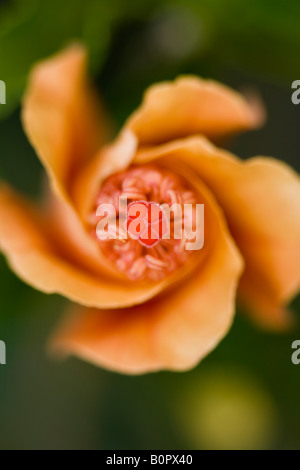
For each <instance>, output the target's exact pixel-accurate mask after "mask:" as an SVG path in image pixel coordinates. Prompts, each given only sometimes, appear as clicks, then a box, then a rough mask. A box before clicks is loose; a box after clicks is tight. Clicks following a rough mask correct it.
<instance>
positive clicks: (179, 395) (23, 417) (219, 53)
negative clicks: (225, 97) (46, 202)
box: [0, 0, 300, 449]
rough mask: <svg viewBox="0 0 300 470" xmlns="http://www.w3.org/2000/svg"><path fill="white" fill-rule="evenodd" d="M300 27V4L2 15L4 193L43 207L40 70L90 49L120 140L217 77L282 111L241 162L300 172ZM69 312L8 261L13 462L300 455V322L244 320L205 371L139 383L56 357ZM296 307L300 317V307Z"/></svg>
mask: <svg viewBox="0 0 300 470" xmlns="http://www.w3.org/2000/svg"><path fill="white" fill-rule="evenodd" d="M299 17H300V3H299V2H298V1H297V0H294V1H292V0H286V1H285V2H282V1H276V0H273V1H271V0H253V1H251V2H249V1H248V2H246V1H242V0H227V1H225V0H184V1H183V0H175V1H165V0H164V1H156V0H129V1H127V2H124V1H123V0H110V1H96V0H90V1H88V0H85V1H83V0H72V1H71V0H63V1H62V0H60V1H58V0H52V1H39V0H26V1H25V0H23V1H22V0H6V1H2V2H0V79H1V80H4V81H5V82H6V85H7V104H6V105H1V106H0V116H1V118H2V120H1V122H0V154H1V157H0V176H1V179H4V180H7V181H9V182H11V183H12V184H13V185H14V186H15V187H17V188H18V189H19V190H21V191H23V192H25V193H27V194H30V195H31V196H33V197H35V196H37V195H38V194H39V190H40V186H41V180H42V177H43V175H44V172H43V170H42V168H41V165H40V164H39V162H38V160H37V158H36V156H35V154H34V152H33V150H32V149H31V147H30V145H29V143H28V142H27V139H26V137H25V136H24V133H23V131H22V128H21V125H20V118H19V104H20V99H21V96H22V92H23V90H24V87H25V84H26V79H27V76H28V71H29V70H30V68H31V67H32V65H33V64H34V63H35V62H36V61H37V60H39V59H42V58H44V57H47V56H48V55H49V54H52V53H54V52H55V51H57V50H59V49H60V48H62V47H63V46H64V45H66V44H68V43H69V42H70V41H72V40H78V39H79V40H81V41H83V42H84V43H85V44H86V45H87V47H88V49H89V52H90V73H91V78H92V79H93V80H94V83H95V85H96V86H97V87H98V89H99V93H101V94H102V96H103V99H104V101H105V102H106V106H107V109H109V110H110V112H111V115H112V117H113V118H114V119H115V121H116V125H117V127H120V126H121V125H122V123H123V121H124V119H125V118H126V117H127V116H128V114H129V113H130V112H131V111H132V110H133V109H134V108H135V107H136V106H137V105H138V103H139V102H140V100H141V97H142V93H143V91H144V89H145V88H146V87H147V86H148V85H150V84H152V83H153V82H155V81H160V80H165V79H172V78H174V77H176V76H177V75H178V74H189V73H193V74H197V75H201V76H204V77H208V76H209V77H212V78H214V79H218V80H221V81H223V82H225V83H227V84H229V85H231V86H233V87H234V88H237V89H243V88H246V87H251V88H254V89H255V90H256V91H258V92H259V93H260V94H261V96H262V98H263V100H264V102H265V105H266V108H267V111H268V121H267V124H266V126H265V127H264V128H263V129H261V130H259V131H256V132H252V133H249V134H247V135H244V136H241V137H239V138H237V139H236V140H234V141H232V142H231V143H230V148H231V149H232V150H233V151H234V152H236V153H238V154H239V155H240V156H241V157H243V158H245V157H249V156H251V155H255V154H262V155H273V156H275V157H277V158H279V159H282V160H285V161H287V162H288V163H290V164H291V165H292V166H294V167H295V168H297V169H298V170H300V152H299V124H300V106H299V107H297V106H295V105H293V104H292V102H291V83H292V81H294V80H296V79H299V78H300V62H299V57H300V31H299ZM0 223H1V221H0ZM66 305H67V301H65V300H63V299H61V298H59V297H58V296H46V295H43V294H41V293H38V292H36V291H34V290H33V289H31V288H30V287H28V286H26V285H24V284H23V283H22V282H21V281H19V280H18V279H17V278H16V277H15V276H14V275H13V274H12V273H11V272H10V270H9V268H8V267H7V264H6V262H5V260H4V258H1V259H0V339H2V340H4V341H5V342H6V344H7V365H6V366H0V448H2V449H17V448H22V449H41V448H44V449H45V448H57V449H63V448H70V449H76V448H105V449H117V448H118V449H128V448H133V449H135V448H136V449H140V448H141V449H147V448H153V449H166V448H168V449H179V448H180V449H189V448H200V449H201V448H222V447H223V448H300V431H299V425H298V423H299V422H300V407H299V406H298V396H299V393H300V365H299V366H298V367H297V366H295V365H293V364H292V362H291V352H292V351H291V343H292V341H293V340H294V339H299V337H300V327H299V322H298V326H297V327H296V328H295V330H293V331H291V332H289V333H286V334H271V333H267V332H264V331H261V330H260V329H257V328H256V327H255V326H254V325H252V323H250V321H248V319H247V318H246V317H244V315H243V313H242V312H240V314H239V315H237V317H236V320H235V322H234V325H233V327H232V329H231V332H230V333H229V335H228V336H227V337H226V338H225V339H224V340H223V342H222V343H221V344H220V345H219V346H218V348H217V349H216V350H215V351H214V352H213V353H212V354H210V355H209V356H208V357H207V358H206V359H205V360H204V361H203V362H202V363H201V364H200V365H199V366H198V367H197V368H196V369H195V370H193V371H191V372H188V373H180V374H175V373H167V372H162V373H158V374H150V375H146V376H141V377H126V376H122V375H118V374H114V373H111V372H107V371H103V370H101V369H97V368H95V367H94V366H91V365H89V364H85V363H83V362H81V361H79V360H77V359H71V360H69V361H67V362H63V363H57V362H55V361H54V360H53V358H51V357H48V356H47V354H46V352H45V351H46V343H47V338H48V337H49V334H50V332H51V331H52V329H53V328H54V326H55V324H56V322H57V320H58V319H59V318H60V317H61V315H62V313H63V310H64V308H65V307H66ZM293 307H294V309H295V312H297V311H298V312H300V301H299V299H298V300H297V299H296V300H295V301H294V303H293ZM296 315H297V313H296ZM298 316H299V313H298Z"/></svg>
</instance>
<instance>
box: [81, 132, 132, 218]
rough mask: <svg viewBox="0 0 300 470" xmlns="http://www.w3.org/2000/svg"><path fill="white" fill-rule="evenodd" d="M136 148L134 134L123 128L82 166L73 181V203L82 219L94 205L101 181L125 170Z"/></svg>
mask: <svg viewBox="0 0 300 470" xmlns="http://www.w3.org/2000/svg"><path fill="white" fill-rule="evenodd" d="M136 149H137V139H136V136H135V135H134V134H133V133H132V132H131V131H129V130H126V129H125V130H123V131H122V132H121V133H120V134H119V136H118V137H117V138H116V139H115V141H114V142H112V143H111V144H108V145H106V146H104V147H103V148H102V149H101V150H100V151H99V153H98V154H97V155H96V156H95V158H93V160H92V161H91V162H90V163H89V164H87V165H86V166H85V168H83V170H82V172H81V173H80V175H78V178H77V179H76V180H75V181H74V183H73V195H74V200H75V205H76V208H77V210H78V211H79V214H80V215H81V217H82V219H83V220H86V219H87V217H88V215H89V211H90V210H91V208H92V207H93V206H94V203H95V200H96V196H97V194H98V192H99V188H100V187H101V185H102V183H103V181H104V180H105V179H106V178H108V177H109V176H110V175H112V174H114V173H118V172H119V171H122V170H125V169H126V168H127V167H128V166H129V165H130V164H131V162H132V161H133V159H134V156H135V153H136Z"/></svg>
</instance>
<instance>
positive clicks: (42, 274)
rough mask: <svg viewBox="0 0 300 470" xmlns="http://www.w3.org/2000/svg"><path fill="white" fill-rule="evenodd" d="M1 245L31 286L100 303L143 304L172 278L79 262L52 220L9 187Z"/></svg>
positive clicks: (4, 193)
mask: <svg viewBox="0 0 300 470" xmlns="http://www.w3.org/2000/svg"><path fill="white" fill-rule="evenodd" d="M0 220H1V224H0V249H1V251H2V252H3V253H4V254H5V256H6V257H7V259H8V262H9V264H10V266H11V268H12V270H13V271H14V272H15V273H16V274H17V275H18V276H19V277H20V278H21V279H23V280H24V281H25V282H27V283H28V284H30V285H31V286H33V287H35V288H37V289H39V290H41V291H43V292H46V293H58V294H61V295H63V296H65V297H67V298H69V299H71V300H73V301H75V302H78V303H79V304H82V305H85V306H90V307H97V308H118V307H128V306H132V305H135V304H138V303H143V302H145V301H147V300H148V299H150V298H152V297H153V296H155V295H156V294H157V293H159V292H160V291H161V290H163V289H164V288H165V287H166V286H167V285H168V283H169V282H172V280H174V278H173V279H172V280H171V279H170V280H165V281H162V282H160V283H157V284H153V283H152V284H149V283H133V282H129V281H125V280H123V281H122V282H118V281H117V280H111V279H110V278H109V276H108V275H102V276H101V274H100V273H99V274H98V275H95V273H94V272H91V271H89V270H87V269H86V267H83V266H81V265H79V264H78V265H76V264H75V263H74V260H73V259H70V258H69V257H68V253H67V252H65V251H64V252H63V254H62V252H61V246H58V245H56V244H55V243H54V241H53V238H52V236H51V235H52V233H51V232H52V231H53V230H54V231H55V227H52V225H51V224H52V220H51V219H49V218H48V219H46V218H45V217H43V218H42V217H41V215H38V214H37V213H36V212H35V211H34V209H33V208H31V207H30V206H29V205H28V204H27V203H25V202H24V200H23V199H22V198H20V197H19V196H17V195H16V194H15V193H14V192H13V191H11V190H10V189H9V188H8V187H7V186H3V185H1V186H0Z"/></svg>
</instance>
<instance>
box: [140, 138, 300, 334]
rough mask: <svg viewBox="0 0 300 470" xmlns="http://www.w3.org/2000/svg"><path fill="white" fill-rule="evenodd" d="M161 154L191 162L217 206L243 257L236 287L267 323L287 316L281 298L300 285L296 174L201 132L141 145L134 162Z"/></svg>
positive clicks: (278, 324) (299, 206)
mask: <svg viewBox="0 0 300 470" xmlns="http://www.w3.org/2000/svg"><path fill="white" fill-rule="evenodd" d="M157 158H165V159H168V160H170V161H172V162H173V165H176V160H180V161H182V160H183V161H185V162H186V163H187V164H188V165H190V166H192V167H193V168H194V169H195V170H196V171H197V172H198V174H199V175H200V176H201V178H202V179H203V181H204V182H205V183H206V184H207V186H208V187H209V188H210V189H211V190H212V192H213V193H214V195H215V196H216V198H217V199H218V201H219V203H220V205H221V206H222V208H223V210H224V212H225V215H226V218H227V220H228V223H229V227H230V230H231V233H232V235H233V238H234V239H235V241H236V243H237V245H238V247H239V249H240V251H241V253H242V255H243V257H244V259H245V262H246V270H245V273H244V275H243V277H242V280H241V286H240V293H241V294H242V295H243V296H245V297H246V298H247V300H248V304H249V305H250V306H251V307H252V310H253V311H254V316H255V318H256V319H258V320H259V321H260V323H262V324H265V325H269V326H270V327H274V328H278V327H283V326H284V325H286V324H287V322H288V314H287V311H286V310H285V308H284V304H286V303H287V302H289V301H290V299H291V298H292V296H294V295H295V294H296V293H297V291H298V290H299V287H300V268H299V266H300V179H299V176H298V175H297V174H296V173H295V172H294V171H293V170H292V169H291V168H289V167H288V166H287V165H285V164H284V163H282V162H278V161H275V160H273V159H271V158H263V157H256V158H252V159H249V160H247V161H242V160H239V159H238V158H236V157H234V156H233V155H232V154H230V153H229V152H226V151H224V150H220V149H218V148H217V147H215V146H214V145H213V144H211V143H210V142H208V141H207V139H206V138H204V137H194V138H189V139H182V140H178V141H175V142H173V143H170V144H167V145H162V146H160V147H156V148H153V149H150V150H146V151H140V152H139V153H138V155H137V158H136V162H139V163H142V162H147V161H149V160H153V159H157Z"/></svg>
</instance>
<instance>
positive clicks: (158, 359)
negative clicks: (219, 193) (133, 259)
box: [51, 188, 243, 374]
mask: <svg viewBox="0 0 300 470" xmlns="http://www.w3.org/2000/svg"><path fill="white" fill-rule="evenodd" d="M202 189H203V188H202ZM205 196H206V198H207V199H206V201H207V203H208V204H209V209H210V210H211V213H210V214H211V219H210V220H209V223H208V233H210V235H211V237H209V239H208V240H207V243H208V245H209V251H208V255H207V256H206V258H205V262H204V263H202V264H201V265H200V266H199V268H198V269H196V270H193V272H192V273H191V275H190V276H189V278H188V279H186V281H185V282H183V283H181V284H180V285H176V288H174V289H169V290H168V291H167V292H165V293H164V294H162V295H161V296H159V297H156V298H155V299H153V300H151V301H148V302H146V303H145V304H143V305H139V306H135V307H132V308H129V309H120V310H110V311H108V310H103V311H100V310H97V309H81V310H79V311H76V312H75V313H74V312H72V313H71V315H70V316H69V317H68V318H67V320H66V321H65V322H64V324H63V325H62V326H61V328H59V329H58V332H57V333H56V335H55V336H54V338H53V340H52V341H51V349H52V350H54V351H56V352H60V353H67V354H75V355H78V356H80V357H82V358H84V359H86V360H89V361H91V362H93V363H95V364H96V365H99V366H103V367H107V368H109V369H113V370H115V371H118V372H123V373H129V374H139V373H146V372H150V371H155V370H160V369H171V370H185V369H188V368H190V367H192V366H194V365H195V364H196V363H197V362H198V361H199V360H200V359H202V358H203V357H204V356H205V355H206V354H208V353H209V352H210V351H211V350H212V349H213V348H214V347H215V346H216V345H217V343H218V342H219V341H220V340H221V339H222V338H223V337H224V335H225V334H226V333H227V331H228V329H229V327H230V325H231V323H232V318H233V314H234V309H235V294H236V288H237V282H238V278H239V276H240V273H241V270H242V267H243V262H242V259H241V257H240V255H239V253H238V251H237V249H236V247H235V245H234V243H233V242H232V239H231V237H230V235H229V234H228V231H227V227H226V223H225V222H224V219H223V216H222V213H221V211H220V210H219V208H218V206H217V205H216V203H215V202H214V199H213V197H212V196H211V195H210V194H209V192H206V194H205ZM206 213H207V205H206ZM205 230H206V231H207V224H205ZM205 245H206V241H205V244H204V246H205Z"/></svg>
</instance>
